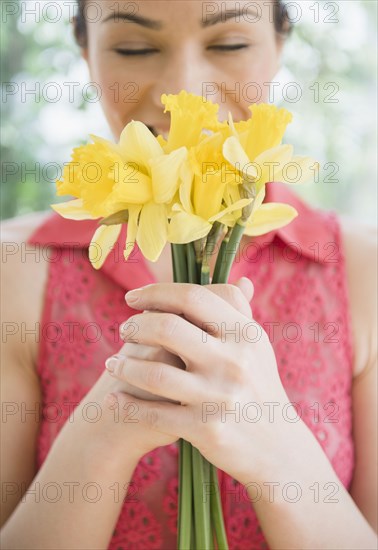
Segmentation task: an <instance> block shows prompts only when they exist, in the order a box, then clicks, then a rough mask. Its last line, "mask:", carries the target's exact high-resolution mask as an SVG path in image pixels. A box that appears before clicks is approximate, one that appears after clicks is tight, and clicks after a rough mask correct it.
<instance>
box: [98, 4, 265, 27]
mask: <svg viewBox="0 0 378 550" xmlns="http://www.w3.org/2000/svg"><path fill="white" fill-rule="evenodd" d="M248 13H249V14H251V15H254V16H258V12H257V10H255V9H254V8H248V9H245V10H243V11H241V10H239V9H234V10H221V11H220V12H219V13H215V14H209V15H208V16H206V18H205V19H204V18H202V19H201V20H200V25H201V27H202V28H207V27H211V26H213V25H217V24H218V23H225V22H226V21H229V20H230V19H237V18H240V17H243V16H244V15H245V14H248ZM118 20H121V21H127V22H129V23H135V24H136V25H140V26H141V27H145V28H147V29H152V30H157V31H158V30H161V29H162V28H163V24H162V23H161V22H160V21H156V20H154V19H149V18H148V17H143V16H142V15H136V14H135V13H122V12H121V13H111V14H110V15H108V17H106V18H105V19H104V20H103V21H102V22H103V23H106V22H107V21H114V22H117V21H118Z"/></svg>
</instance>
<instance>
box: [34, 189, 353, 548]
mask: <svg viewBox="0 0 378 550" xmlns="http://www.w3.org/2000/svg"><path fill="white" fill-rule="evenodd" d="M273 195H275V196H274V200H277V196H278V195H279V199H280V200H281V201H282V200H284V201H286V202H290V203H291V204H293V205H294V206H295V207H296V208H297V210H298V211H299V218H297V219H296V220H295V221H294V222H292V224H291V225H294V224H296V225H294V227H291V228H290V229H289V227H290V226H288V228H287V229H286V230H279V231H276V232H272V233H271V234H269V235H266V236H263V237H259V238H257V239H253V240H251V245H250V246H248V247H246V248H245V249H244V250H242V251H240V254H239V255H238V256H237V259H236V261H235V263H234V265H233V267H232V270H231V274H230V278H229V282H231V283H232V282H235V281H236V280H238V279H239V278H240V277H241V276H242V275H244V276H246V277H249V278H250V279H251V281H252V282H253V284H254V286H255V294H254V298H253V300H252V302H251V305H252V308H253V314H254V318H255V319H256V320H257V321H258V322H259V323H260V324H261V325H262V326H263V328H264V329H265V330H266V332H267V333H268V335H269V337H270V340H271V342H272V345H273V348H274V350H275V354H276V358H277V364H278V369H279V374H280V377H281V380H282V383H283V385H284V387H285V390H286V392H287V395H288V397H289V399H290V401H291V402H294V403H295V407H296V409H297V412H298V416H300V417H301V418H302V420H303V421H304V422H305V423H306V425H307V426H308V427H309V428H310V429H311V431H312V432H313V433H314V435H315V436H316V437H317V439H318V441H319V443H320V445H321V447H322V448H323V450H324V452H325V454H326V455H327V457H328V459H329V460H330V462H331V464H332V466H333V468H334V470H335V472H336V474H337V475H338V477H339V479H340V481H341V482H342V483H343V485H344V486H345V487H346V488H347V489H348V488H349V486H350V482H351V479H352V475H353V466H354V448H353V439H352V433H351V432H352V411H351V405H352V403H351V383H352V359H353V357H352V344H351V342H352V341H351V331H350V320H349V308H348V296H347V290H346V274H345V262H344V257H343V251H342V241H341V236H340V228H339V223H338V219H337V216H336V215H335V214H333V213H326V212H320V211H315V210H312V209H310V208H309V207H308V206H307V205H305V204H304V203H302V202H301V201H300V200H299V199H298V198H296V197H294V196H293V195H292V194H291V193H290V192H289V191H286V190H283V189H282V188H281V187H280V186H276V184H275V187H273V186H272V185H271V186H270V199H272V198H273ZM283 195H284V198H283ZM62 223H63V225H64V226H65V227H66V228H67V227H68V225H67V224H69V226H70V227H72V225H75V226H76V225H77V224H78V223H82V222H67V220H62V219H60V218H58V217H56V216H55V215H53V216H52V217H51V219H50V220H48V222H46V223H45V224H44V225H43V226H42V227H40V228H39V229H38V230H37V232H36V233H35V234H34V235H33V236H32V237H31V239H30V240H29V242H34V243H38V244H40V245H46V243H49V246H50V247H51V246H53V247H54V248H55V250H56V251H59V252H58V253H56V254H54V261H51V262H50V264H49V276H48V282H47V286H46V291H45V304H44V312H43V318H42V320H41V327H42V334H43V336H44V337H43V338H42V339H41V343H40V350H39V360H38V374H39V376H40V380H41V385H42V395H43V415H42V422H41V428H40V432H39V437H38V454H37V463H38V467H41V465H42V464H43V461H44V460H45V458H46V456H47V454H48V452H49V449H50V447H51V445H52V443H53V441H54V439H55V437H56V436H57V434H58V433H59V431H60V430H61V428H62V427H63V425H64V423H65V422H66V420H67V418H68V417H69V415H70V413H71V411H72V408H73V407H74V406H75V404H77V403H78V402H79V401H80V400H81V399H82V398H83V397H84V396H85V394H86V393H87V392H88V391H89V390H90V388H91V387H92V386H93V384H94V383H95V382H96V380H97V379H98V377H99V376H100V375H101V373H102V371H103V369H104V361H105V359H106V358H107V357H109V356H110V355H112V354H113V353H116V352H117V351H118V350H119V348H120V347H121V345H122V342H121V341H120V339H119V335H118V328H119V325H120V323H122V322H123V321H125V320H126V319H127V318H128V317H129V316H130V315H132V314H134V313H135V310H132V309H131V308H129V307H128V306H127V304H126V302H125V300H124V294H125V290H128V289H131V288H136V287H138V286H142V285H144V284H148V283H152V282H155V281H154V277H153V276H152V274H151V273H150V272H149V270H148V268H147V265H146V263H145V261H144V259H143V257H142V256H141V254H140V252H139V251H137V253H136V254H135V255H134V258H133V259H132V262H130V263H129V262H127V263H126V264H123V266H122V267H119V264H117V266H115V264H114V260H113V259H112V258H109V259H108V260H107V262H106V263H105V265H104V268H103V269H102V270H100V271H95V270H94V269H93V268H92V266H91V265H90V263H89V260H88V253H87V245H88V242H87V240H88V235H89V234H91V233H93V231H92V229H93V224H92V226H90V224H89V225H88V224H87V225H85V227H86V228H87V230H88V231H87V233H88V235H86V236H85V238H84V237H83V240H82V241H81V242H76V243H75V244H76V246H74V245H73V243H72V242H71V243H70V242H68V241H69V239H67V235H68V233H67V231H65V232H62ZM85 223H87V222H85ZM315 223H316V225H315ZM82 227H84V226H82ZM314 227H316V228H317V230H316V231H315V230H314ZM63 229H64V227H63ZM84 233H85V231H84V230H83V232H82V234H83V235H84ZM58 235H59V239H58ZM62 235H64V236H65V241H64V242H63V237H62ZM84 241H85V242H84ZM121 242H122V241H121ZM126 268H127V269H126ZM218 475H219V482H220V487H221V500H222V505H223V510H224V517H225V526H226V531H227V536H228V541H229V547H230V550H244V549H245V550H247V549H248V550H254V549H259V550H261V549H264V548H268V545H267V543H266V541H265V539H264V534H263V532H262V530H261V528H260V526H259V522H258V519H257V516H256V514H255V512H254V509H253V503H252V502H251V501H250V500H249V499H248V495H247V492H246V489H245V488H244V487H243V486H241V485H240V484H239V483H238V482H236V481H235V480H234V479H232V478H231V477H230V476H229V475H228V474H226V473H225V472H222V471H219V472H218ZM315 481H316V479H315V478H314V482H315ZM177 497H178V445H177V443H175V444H173V445H168V446H165V447H160V448H157V449H155V450H154V451H152V452H151V453H148V454H147V455H145V456H144V457H143V458H142V459H141V460H140V462H139V463H138V465H137V467H136V469H135V471H134V474H133V478H132V480H131V482H130V485H129V488H128V493H127V497H126V499H125V502H124V503H123V506H122V510H121V513H120V516H119V519H118V522H117V525H116V527H115V529H114V533H113V537H112V539H111V541H110V545H109V550H121V549H122V550H126V549H127V550H137V549H141V550H142V549H143V550H146V549H164V550H167V549H174V548H176V538H177V527H176V524H177V510H178V502H177Z"/></svg>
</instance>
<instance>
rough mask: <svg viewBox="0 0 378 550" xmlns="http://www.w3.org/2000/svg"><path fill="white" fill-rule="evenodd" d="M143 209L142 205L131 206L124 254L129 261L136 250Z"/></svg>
mask: <svg viewBox="0 0 378 550" xmlns="http://www.w3.org/2000/svg"><path fill="white" fill-rule="evenodd" d="M141 209H142V206H141V205H137V206H130V207H129V220H128V222H127V233H126V244H125V250H124V251H123V256H124V258H125V260H126V261H127V260H128V259H129V256H130V254H131V253H132V251H133V250H134V246H135V239H136V235H137V231H138V217H139V214H140V211H141Z"/></svg>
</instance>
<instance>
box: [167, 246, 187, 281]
mask: <svg viewBox="0 0 378 550" xmlns="http://www.w3.org/2000/svg"><path fill="white" fill-rule="evenodd" d="M171 251H172V264H173V280H174V281H175V282H176V283H186V282H187V280H188V268H187V263H186V253H185V245H182V244H171Z"/></svg>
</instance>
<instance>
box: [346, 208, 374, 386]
mask: <svg viewBox="0 0 378 550" xmlns="http://www.w3.org/2000/svg"><path fill="white" fill-rule="evenodd" d="M339 221H340V226H341V237H342V243H343V249H344V256H345V267H346V276H347V285H348V294H349V305H350V312H351V322H352V331H353V339H354V376H355V377H356V376H358V375H360V374H362V372H363V371H365V370H366V369H369V368H370V367H372V366H374V364H375V362H376V359H377V328H378V326H377V308H376V304H377V275H378V273H377V228H376V226H374V225H368V224H363V223H360V222H356V221H355V220H352V219H350V218H347V217H340V218H339Z"/></svg>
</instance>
